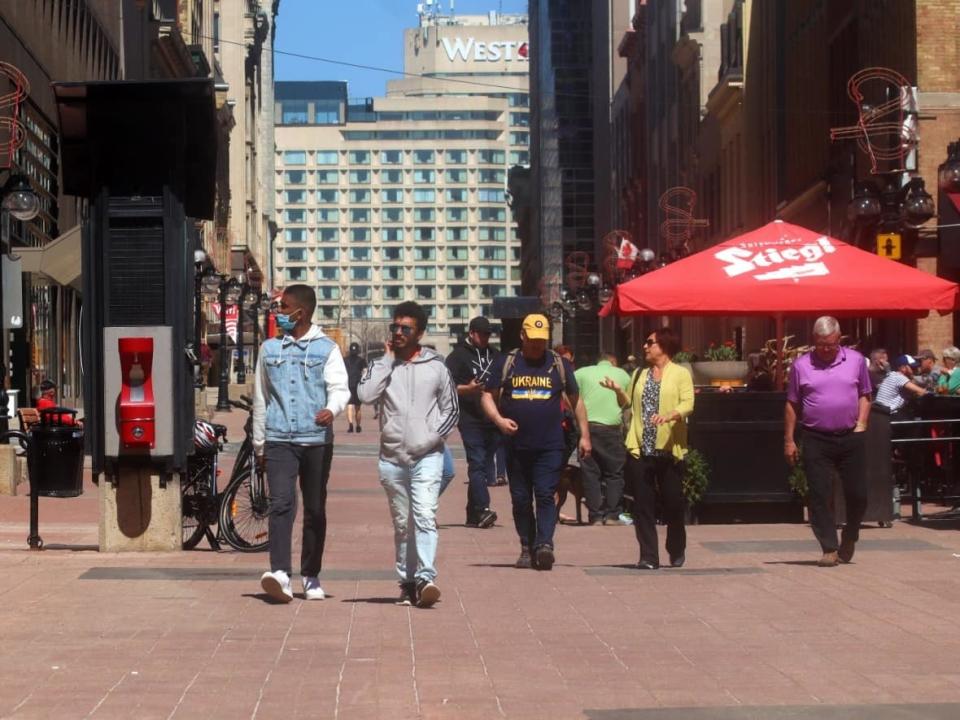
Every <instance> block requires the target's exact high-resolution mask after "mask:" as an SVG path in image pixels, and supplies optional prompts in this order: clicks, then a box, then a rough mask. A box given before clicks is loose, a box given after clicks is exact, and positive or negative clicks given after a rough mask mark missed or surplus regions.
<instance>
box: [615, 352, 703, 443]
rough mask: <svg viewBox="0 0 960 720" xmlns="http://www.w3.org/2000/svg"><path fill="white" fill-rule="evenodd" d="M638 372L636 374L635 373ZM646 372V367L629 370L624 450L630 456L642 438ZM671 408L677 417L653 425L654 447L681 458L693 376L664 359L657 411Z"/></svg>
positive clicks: (661, 413) (689, 408)
mask: <svg viewBox="0 0 960 720" xmlns="http://www.w3.org/2000/svg"><path fill="white" fill-rule="evenodd" d="M638 373H639V378H638V377H637V374H638ZM649 376H650V368H644V369H643V370H636V371H634V373H633V380H632V381H631V385H632V386H633V395H632V396H631V398H630V407H631V409H632V410H633V418H632V419H631V420H630V430H629V431H628V432H627V450H628V451H629V452H630V454H631V455H633V456H634V457H640V447H641V445H642V442H643V388H644V387H645V386H646V384H647V378H648V377H649ZM674 410H676V411H677V412H678V413H680V420H675V421H673V422H668V423H664V424H663V425H660V426H659V427H657V445H656V447H657V450H667V451H669V452H671V453H673V456H674V457H675V458H676V459H677V460H683V458H684V457H685V456H686V454H687V421H686V418H687V416H688V415H690V414H691V413H692V412H693V378H692V377H690V372H689V371H688V370H687V369H686V368H685V367H682V366H680V365H677V364H675V363H672V362H668V363H667V364H666V365H664V367H663V374H662V375H661V376H660V409H659V411H658V414H660V415H669V414H670V413H672V412H673V411H674Z"/></svg>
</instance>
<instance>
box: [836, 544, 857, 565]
mask: <svg viewBox="0 0 960 720" xmlns="http://www.w3.org/2000/svg"><path fill="white" fill-rule="evenodd" d="M856 549H857V543H856V541H854V540H851V539H850V538H843V539H841V540H840V549H839V550H837V557H838V558H840V561H841V562H845V563H848V562H850V561H851V560H853V553H854V551H855V550H856Z"/></svg>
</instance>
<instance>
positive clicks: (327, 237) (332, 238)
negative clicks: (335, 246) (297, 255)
mask: <svg viewBox="0 0 960 720" xmlns="http://www.w3.org/2000/svg"><path fill="white" fill-rule="evenodd" d="M339 238H340V231H339V230H337V229H336V228H319V229H318V230H317V242H337V240H339Z"/></svg>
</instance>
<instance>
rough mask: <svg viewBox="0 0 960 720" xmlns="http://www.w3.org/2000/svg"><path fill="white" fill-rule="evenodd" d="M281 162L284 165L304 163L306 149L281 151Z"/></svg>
mask: <svg viewBox="0 0 960 720" xmlns="http://www.w3.org/2000/svg"><path fill="white" fill-rule="evenodd" d="M283 163H284V165H306V164H307V151H306V150H285V151H284V153H283Z"/></svg>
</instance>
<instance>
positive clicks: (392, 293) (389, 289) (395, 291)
mask: <svg viewBox="0 0 960 720" xmlns="http://www.w3.org/2000/svg"><path fill="white" fill-rule="evenodd" d="M381 291H382V292H383V299H384V300H399V299H400V298H401V297H402V296H403V288H402V287H397V286H396V285H388V286H386V287H384V288H381Z"/></svg>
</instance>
